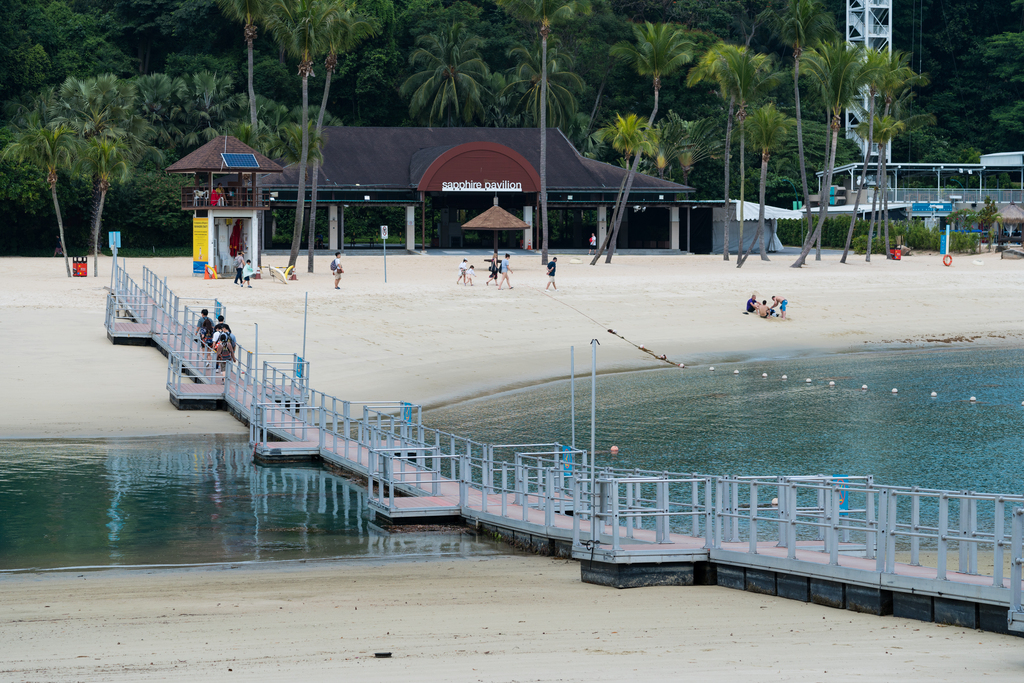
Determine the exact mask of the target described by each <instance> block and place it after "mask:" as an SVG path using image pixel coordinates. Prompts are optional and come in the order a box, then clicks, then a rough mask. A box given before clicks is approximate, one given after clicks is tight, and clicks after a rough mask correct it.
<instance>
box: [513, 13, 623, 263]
mask: <svg viewBox="0 0 1024 683" xmlns="http://www.w3.org/2000/svg"><path fill="white" fill-rule="evenodd" d="M550 32H551V29H550V28H548V27H547V26H545V25H544V24H543V23H542V24H541V27H540V231H541V236H540V239H541V246H540V262H541V265H546V264H547V262H548V133H547V129H548V34H549V33H550ZM525 247H526V245H525V244H524V245H523V248H525ZM610 253H611V252H609V255H610Z"/></svg>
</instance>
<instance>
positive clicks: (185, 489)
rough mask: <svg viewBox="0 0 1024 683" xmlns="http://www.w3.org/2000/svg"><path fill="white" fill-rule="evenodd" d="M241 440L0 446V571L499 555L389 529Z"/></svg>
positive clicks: (323, 482)
mask: <svg viewBox="0 0 1024 683" xmlns="http://www.w3.org/2000/svg"><path fill="white" fill-rule="evenodd" d="M250 456H251V450H250V449H249V447H248V440H247V439H246V438H242V439H237V438H231V439H221V438H218V439H209V438H202V437H195V438H188V437H185V438H182V437H175V438H173V439H170V438H166V437H165V438H152V439H117V440H79V441H0V570H12V569H27V568H56V567H88V566H108V565H120V566H125V565H128V566H131V565H161V564H167V565H177V564H190V563H213V562H231V563H236V562H239V563H240V562H248V561H266V560H303V559H324V558H362V557H402V556H424V555H427V556H429V555H435V556H442V555H452V554H458V555H467V554H483V553H498V552H506V551H507V550H506V549H504V548H502V547H500V546H498V545H496V544H493V543H491V542H487V541H478V540H476V537H475V536H474V535H471V534H460V533H451V534H395V535H388V534H386V533H383V532H381V531H380V530H377V529H375V528H374V527H373V526H372V525H371V524H369V523H368V522H367V521H366V519H365V518H364V513H365V511H366V495H365V490H364V489H361V488H360V487H359V486H357V485H355V484H352V483H351V482H349V481H347V480H346V479H344V478H341V477H337V476H334V475H332V474H330V473H329V472H327V471H325V470H323V469H322V468H320V467H316V466H310V467H260V466H258V465H255V464H253V463H252V461H251V457H250Z"/></svg>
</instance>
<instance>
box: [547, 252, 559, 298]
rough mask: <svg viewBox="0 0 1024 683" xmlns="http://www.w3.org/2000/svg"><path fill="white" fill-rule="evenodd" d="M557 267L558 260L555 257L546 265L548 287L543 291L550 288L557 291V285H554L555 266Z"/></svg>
mask: <svg viewBox="0 0 1024 683" xmlns="http://www.w3.org/2000/svg"><path fill="white" fill-rule="evenodd" d="M557 265H558V258H557V257H555V258H552V259H551V262H550V263H548V286H547V287H545V288H544V289H545V290H546V289H547V288H548V287H552V286H553V287H554V288H555V290H556V291H557V290H558V285H556V284H555V266H557Z"/></svg>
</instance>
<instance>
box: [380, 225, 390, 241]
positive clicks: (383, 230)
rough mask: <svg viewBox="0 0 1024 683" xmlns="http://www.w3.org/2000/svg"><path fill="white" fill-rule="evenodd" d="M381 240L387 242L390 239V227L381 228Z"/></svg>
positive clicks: (383, 226)
mask: <svg viewBox="0 0 1024 683" xmlns="http://www.w3.org/2000/svg"><path fill="white" fill-rule="evenodd" d="M380 238H381V239H382V240H386V239H387V238H388V226H386V225H382V226H380Z"/></svg>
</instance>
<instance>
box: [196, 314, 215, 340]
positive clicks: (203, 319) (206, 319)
mask: <svg viewBox="0 0 1024 683" xmlns="http://www.w3.org/2000/svg"><path fill="white" fill-rule="evenodd" d="M199 314H200V315H199V321H198V322H197V323H196V334H197V335H200V336H202V334H203V328H204V327H205V326H206V323H210V330H211V331H212V330H213V321H212V320H210V311H209V310H207V309H205V308H204V309H203V310H201V311H199Z"/></svg>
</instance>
